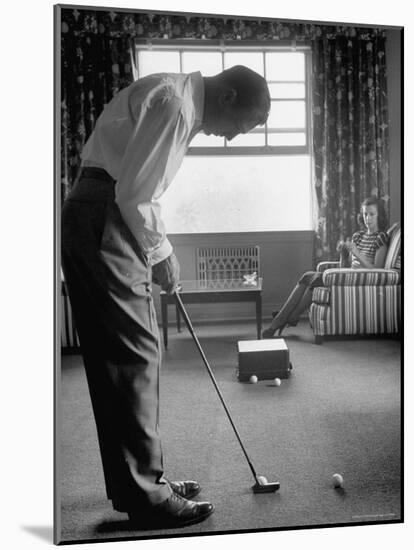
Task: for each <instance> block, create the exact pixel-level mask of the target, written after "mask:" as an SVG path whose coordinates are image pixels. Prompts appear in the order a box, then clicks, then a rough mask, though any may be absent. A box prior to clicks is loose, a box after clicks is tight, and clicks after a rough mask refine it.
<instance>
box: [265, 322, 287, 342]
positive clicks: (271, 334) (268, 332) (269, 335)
mask: <svg viewBox="0 0 414 550" xmlns="http://www.w3.org/2000/svg"><path fill="white" fill-rule="evenodd" d="M285 326H286V325H283V326H281V327H278V328H276V329H274V328H267V329H266V330H264V331H263V332H262V338H264V339H269V338H280V337H281V334H282V331H283V329H284V328H285ZM276 331H277V336H275V332H276Z"/></svg>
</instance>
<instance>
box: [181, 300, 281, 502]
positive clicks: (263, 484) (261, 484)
mask: <svg viewBox="0 0 414 550" xmlns="http://www.w3.org/2000/svg"><path fill="white" fill-rule="evenodd" d="M174 297H175V300H176V303H177V306H178V309H179V310H180V313H181V315H182V316H183V318H184V321H185V324H186V325H187V328H188V330H189V331H190V334H191V336H192V337H193V340H194V342H195V344H196V346H197V348H198V351H199V352H200V355H201V358H202V359H203V361H204V364H205V366H206V367H207V371H208V373H209V375H210V378H211V380H212V382H213V384H214V387H215V389H216V392H217V394H218V396H219V398H220V401H221V403H222V405H223V407H224V410H225V411H226V414H227V418H228V419H229V421H230V424H231V427H232V428H233V431H234V433H235V434H236V437H237V440H238V442H239V443H240V447H241V448H242V451H243V453H244V456H245V457H246V460H247V463H248V465H249V468H250V470H251V472H252V474H253V476H254V480H255V484H254V485H253V486H252V489H253V492H254V493H274V492H275V491H277V490H278V489H279V487H280V484H279V483H278V482H274V483H270V482H268V481H267V479H266V478H265V477H264V476H258V475H257V473H256V470H255V469H254V467H253V464H252V463H251V461H250V459H249V456H248V454H247V452H246V449H245V448H244V445H243V443H242V440H241V438H240V435H239V432H238V431H237V429H236V426H235V425H234V422H233V419H232V418H231V415H230V412H229V410H228V408H227V405H226V403H225V401H224V397H223V395H222V393H221V391H220V388H219V387H218V384H217V381H216V379H215V376H214V374H213V371H212V370H211V367H210V365H209V363H208V361H207V358H206V356H205V354H204V351H203V349H202V347H201V345H200V342H199V341H198V338H197V335H196V334H195V332H194V329H193V326H192V324H191V321H190V318H189V316H188V314H187V311H186V310H185V308H184V304H183V302H182V300H181V297H180V295H179V294H178V292H177V291H175V292H174Z"/></svg>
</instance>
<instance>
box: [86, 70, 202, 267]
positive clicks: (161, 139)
mask: <svg viewBox="0 0 414 550" xmlns="http://www.w3.org/2000/svg"><path fill="white" fill-rule="evenodd" d="M203 109H204V83H203V78H202V76H201V74H200V73H199V72H196V73H191V74H170V73H160V74H154V75H149V76H147V77H144V78H141V79H139V80H137V81H136V82H134V83H133V84H131V85H130V86H128V87H127V88H125V89H123V90H121V92H119V93H118V94H117V95H116V96H115V97H114V98H113V99H112V100H111V101H110V102H109V103H108V104H107V105H106V106H105V109H104V110H103V112H102V113H101V115H100V116H99V118H98V120H97V122H96V125H95V129H94V131H93V132H92V134H91V136H90V137H89V139H88V141H87V142H86V144H85V147H84V149H83V152H82V166H97V167H100V168H103V169H104V170H106V171H107V172H108V174H110V176H111V177H112V178H113V179H114V180H116V185H115V201H116V203H117V204H118V207H119V210H120V212H121V215H122V217H123V219H124V221H125V223H126V224H127V225H128V227H129V229H130V230H131V232H132V234H133V235H134V237H135V238H136V239H137V241H138V243H139V246H140V247H141V249H142V250H143V251H144V253H145V254H147V255H148V257H149V258H150V261H151V263H152V264H156V263H158V262H160V261H162V260H164V259H165V258H167V257H168V256H169V255H170V254H171V252H172V246H171V244H170V242H169V241H168V239H167V237H166V231H165V227H164V224H163V222H162V220H161V208H160V204H159V203H158V202H157V199H158V198H159V197H160V196H161V195H162V194H163V193H164V191H165V190H166V189H167V187H168V186H169V185H170V183H171V181H172V180H173V178H174V176H175V174H176V172H177V170H178V168H179V167H180V165H181V163H182V160H183V158H184V155H185V153H186V151H187V148H188V146H189V143H190V141H191V139H192V138H193V136H194V135H195V134H196V133H197V132H198V131H199V130H200V127H201V124H202V119H203Z"/></svg>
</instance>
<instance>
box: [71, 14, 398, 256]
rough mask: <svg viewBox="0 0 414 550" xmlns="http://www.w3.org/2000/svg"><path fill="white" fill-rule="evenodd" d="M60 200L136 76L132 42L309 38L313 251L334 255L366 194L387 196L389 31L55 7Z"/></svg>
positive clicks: (297, 41) (276, 21)
mask: <svg viewBox="0 0 414 550" xmlns="http://www.w3.org/2000/svg"><path fill="white" fill-rule="evenodd" d="M61 30H62V32H61V42H62V50H61V60H62V187H63V190H62V198H64V197H65V196H66V194H67V191H68V190H69V189H70V187H71V186H72V185H73V182H74V180H75V178H76V175H77V173H78V169H79V165H80V152H81V150H82V147H83V145H84V143H85V141H86V140H87V138H88V137H89V135H90V133H91V131H92V129H93V127H94V124H95V121H96V119H97V117H98V116H99V114H100V113H101V111H102V109H103V107H104V105H105V103H107V102H108V101H109V100H110V99H111V98H112V96H113V95H114V94H115V93H116V92H117V91H119V90H120V89H122V88H123V87H125V86H127V85H128V84H130V83H131V82H132V81H133V68H132V65H131V43H132V41H133V40H134V39H135V38H157V39H158V38H165V39H169V40H171V39H174V38H178V39H180V38H192V39H199V40H208V39H212V38H214V39H224V40H227V41H229V40H234V41H238V42H240V41H243V40H255V41H260V42H269V41H271V42H272V43H277V41H280V40H284V41H286V40H289V41H292V43H293V44H294V43H301V42H304V41H307V42H308V43H310V44H311V47H312V60H313V61H312V63H313V71H312V73H313V76H312V88H313V114H312V118H313V147H314V160H315V167H314V179H315V194H316V197H317V205H316V206H317V211H318V223H317V230H316V236H317V239H316V248H315V257H316V259H321V258H323V257H330V258H332V257H333V255H334V253H335V246H336V242H337V240H338V239H339V238H341V237H343V236H348V235H349V234H351V233H352V232H353V231H355V229H356V217H355V216H356V213H357V210H358V207H359V203H360V202H361V200H362V199H363V198H365V196H367V195H375V196H379V197H382V198H383V199H385V200H386V201H388V193H389V191H388V189H389V177H388V126H387V117H388V113H387V87H386V70H385V32H384V31H383V30H381V29H378V28H358V27H348V26H332V25H314V24H308V23H293V22H290V21H279V20H273V19H272V20H269V19H267V20H261V19H234V18H231V17H226V16H223V17H218V16H217V17H197V16H192V15H185V14H177V15H171V14H165V15H163V14H159V13H158V14H151V13H139V12H130V11H126V10H125V11H119V12H114V11H104V10H96V11H95V10H90V9H82V8H80V9H72V8H62V9H61Z"/></svg>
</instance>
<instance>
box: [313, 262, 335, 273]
mask: <svg viewBox="0 0 414 550" xmlns="http://www.w3.org/2000/svg"><path fill="white" fill-rule="evenodd" d="M339 263H340V262H339V261H332V262H319V263H318V265H317V266H316V271H318V272H319V273H323V272H324V271H326V270H327V269H333V268H335V267H337V268H338V267H339Z"/></svg>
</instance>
